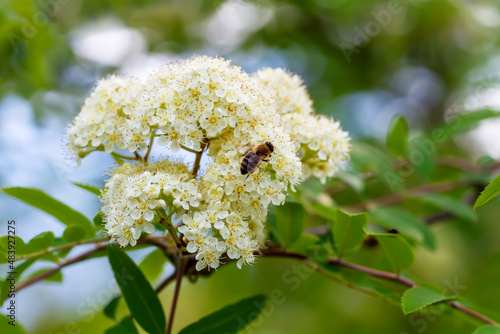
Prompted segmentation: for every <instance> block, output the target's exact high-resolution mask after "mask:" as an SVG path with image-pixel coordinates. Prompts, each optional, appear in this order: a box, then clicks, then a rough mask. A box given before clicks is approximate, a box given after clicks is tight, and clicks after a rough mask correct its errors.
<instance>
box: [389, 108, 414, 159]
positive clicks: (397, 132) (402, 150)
mask: <svg viewBox="0 0 500 334" xmlns="http://www.w3.org/2000/svg"><path fill="white" fill-rule="evenodd" d="M408 134H409V128H408V123H407V122H406V119H405V118H404V117H402V116H398V115H396V116H394V117H393V119H392V120H391V123H390V124H389V129H388V130H387V138H386V145H387V148H388V149H389V151H391V152H392V153H393V154H394V155H395V156H402V157H406V156H407V155H408Z"/></svg>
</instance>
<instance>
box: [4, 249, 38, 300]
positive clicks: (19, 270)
mask: <svg viewBox="0 0 500 334" xmlns="http://www.w3.org/2000/svg"><path fill="white" fill-rule="evenodd" d="M36 260H37V259H28V260H26V261H24V262H23V263H21V264H20V265H18V266H17V267H16V269H15V270H16V275H14V279H15V282H16V283H17V282H18V281H19V279H20V278H21V274H22V273H23V272H24V271H25V270H26V269H28V268H29V267H30V266H31V265H32V264H33V263H35V261H36ZM9 271H10V270H9ZM10 276H11V275H9V274H7V276H6V277H5V280H4V281H3V282H2V290H1V291H0V305H2V304H3V303H4V302H5V300H6V299H7V296H8V294H9V291H10V287H11V283H12V282H11V280H10V279H9V278H10Z"/></svg>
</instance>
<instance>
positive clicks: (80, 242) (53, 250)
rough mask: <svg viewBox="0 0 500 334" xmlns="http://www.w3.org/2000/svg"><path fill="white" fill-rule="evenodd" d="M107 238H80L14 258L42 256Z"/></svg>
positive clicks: (103, 240)
mask: <svg viewBox="0 0 500 334" xmlns="http://www.w3.org/2000/svg"><path fill="white" fill-rule="evenodd" d="M108 240H109V238H108V237H103V238H96V239H88V240H82V241H75V242H72V243H69V244H65V245H61V246H57V247H52V248H47V249H45V250H43V251H40V252H36V253H31V254H24V255H19V256H17V257H16V259H18V260H25V259H30V258H32V257H38V256H42V255H46V254H50V253H54V252H59V251H62V250H65V249H68V248H73V247H75V246H78V245H86V244H92V243H99V242H105V241H108Z"/></svg>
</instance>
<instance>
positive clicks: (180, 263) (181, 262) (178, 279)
mask: <svg viewBox="0 0 500 334" xmlns="http://www.w3.org/2000/svg"><path fill="white" fill-rule="evenodd" d="M186 261H187V260H186V259H185V258H183V257H182V256H181V255H180V254H179V256H178V257H177V268H176V270H175V273H176V275H175V290H174V297H173V298H172V306H171V307H170V315H169V316H168V324H167V331H166V332H165V333H166V334H171V333H172V326H173V323H174V316H175V309H176V308H177V302H178V301H179V293H180V291H181V284H182V276H184V268H185V266H186Z"/></svg>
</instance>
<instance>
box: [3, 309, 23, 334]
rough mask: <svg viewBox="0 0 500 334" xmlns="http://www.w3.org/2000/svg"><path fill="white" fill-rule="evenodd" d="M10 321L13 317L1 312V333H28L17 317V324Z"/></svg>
mask: <svg viewBox="0 0 500 334" xmlns="http://www.w3.org/2000/svg"><path fill="white" fill-rule="evenodd" d="M9 321H12V319H11V318H9V317H8V316H6V315H4V314H1V313H0V333H6V334H7V333H8V334H26V330H24V328H23V327H22V326H21V325H20V324H19V321H18V318H17V317H16V321H15V322H14V324H15V326H12V325H9Z"/></svg>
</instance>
